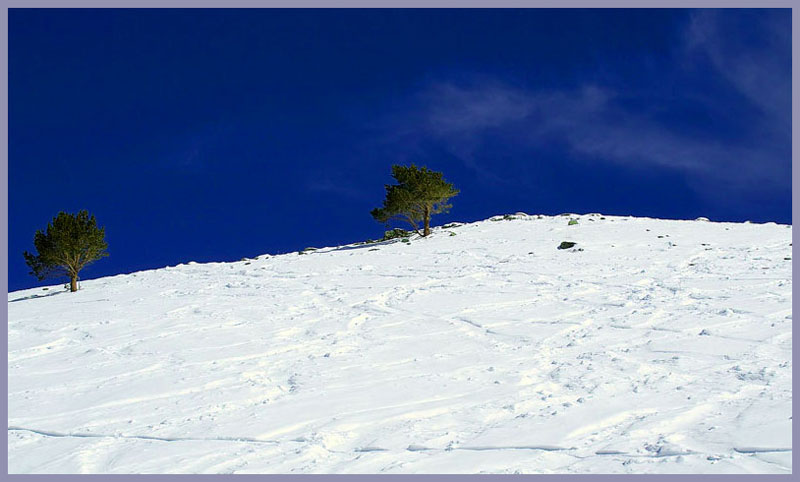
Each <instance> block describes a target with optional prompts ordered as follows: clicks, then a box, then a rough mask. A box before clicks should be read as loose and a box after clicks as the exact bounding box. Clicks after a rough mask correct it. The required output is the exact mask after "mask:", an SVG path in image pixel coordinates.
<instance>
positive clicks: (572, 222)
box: [567, 219, 578, 226]
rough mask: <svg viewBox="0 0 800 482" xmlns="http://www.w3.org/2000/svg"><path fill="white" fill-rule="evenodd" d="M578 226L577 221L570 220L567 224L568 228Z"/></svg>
mask: <svg viewBox="0 0 800 482" xmlns="http://www.w3.org/2000/svg"><path fill="white" fill-rule="evenodd" d="M576 224H578V220H577V219H570V220H569V222H568V223H567V226H574V225H576Z"/></svg>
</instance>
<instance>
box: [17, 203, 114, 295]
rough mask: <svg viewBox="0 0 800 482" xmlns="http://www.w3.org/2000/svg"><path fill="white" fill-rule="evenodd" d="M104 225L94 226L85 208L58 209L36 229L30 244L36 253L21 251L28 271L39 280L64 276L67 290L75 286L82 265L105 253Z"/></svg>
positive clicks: (74, 289) (95, 223)
mask: <svg viewBox="0 0 800 482" xmlns="http://www.w3.org/2000/svg"><path fill="white" fill-rule="evenodd" d="M104 238H105V228H98V227H97V221H96V220H95V218H94V216H89V212H88V211H86V210H83V211H80V212H79V213H78V214H69V213H65V212H59V213H58V216H56V217H55V218H53V222H52V223H48V224H47V230H46V231H44V232H43V231H42V230H37V231H36V235H35V236H34V238H33V245H34V246H35V247H36V251H37V252H38V254H36V255H34V254H31V253H29V252H27V251H25V252H24V253H23V256H24V257H25V262H26V263H27V264H28V266H29V267H30V268H31V273H30V274H32V275H34V276H36V277H37V278H38V279H39V280H40V281H41V280H44V279H46V278H57V277H62V276H66V277H69V279H70V291H73V292H75V291H77V290H78V273H80V271H81V269H83V268H84V267H86V265H88V264H90V263H92V262H93V261H96V260H98V259H100V258H103V257H105V256H108V253H107V252H106V249H107V248H108V244H107V243H106V242H105V239H104Z"/></svg>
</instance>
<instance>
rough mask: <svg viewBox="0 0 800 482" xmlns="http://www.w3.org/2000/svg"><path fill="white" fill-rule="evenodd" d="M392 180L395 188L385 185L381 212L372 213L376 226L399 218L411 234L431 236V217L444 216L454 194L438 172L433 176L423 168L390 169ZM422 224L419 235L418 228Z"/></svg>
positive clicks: (452, 189)
mask: <svg viewBox="0 0 800 482" xmlns="http://www.w3.org/2000/svg"><path fill="white" fill-rule="evenodd" d="M392 177H393V178H394V179H395V180H396V181H397V184H395V185H389V184H387V185H386V199H384V201H383V207H382V208H375V209H373V210H372V212H371V214H372V217H373V218H375V220H376V221H378V222H380V223H385V224H387V225H388V223H389V221H391V220H392V219H394V218H399V219H402V220H404V221H406V222H407V223H408V224H410V225H411V227H412V228H414V232H416V233H417V234H422V236H427V235H429V234H430V233H431V215H433V214H438V213H446V212H447V211H448V210H449V209H450V208H451V207H452V205H451V204H447V201H448V200H449V199H450V198H451V197H453V196H455V195H456V194H458V192H459V191H458V190H457V189H455V188H454V187H453V185H452V184H450V183H449V182H447V181H445V180H444V179H443V178H442V173H441V172H434V171H431V170H429V169H428V168H427V167H422V168H418V167H417V166H415V165H414V164H411V166H398V165H394V166H392ZM419 222H422V223H423V232H422V233H420V232H419V225H418V224H417V223H419Z"/></svg>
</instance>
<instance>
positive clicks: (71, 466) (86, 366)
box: [8, 215, 792, 473]
mask: <svg viewBox="0 0 800 482" xmlns="http://www.w3.org/2000/svg"><path fill="white" fill-rule="evenodd" d="M572 217H575V218H577V219H578V221H579V223H578V224H577V225H574V226H568V225H567V221H568V220H569V219H570V217H566V216H544V217H539V216H517V218H516V219H513V220H496V219H499V218H493V219H491V220H486V221H482V222H478V223H472V224H464V225H460V226H457V227H451V228H436V229H435V230H434V233H433V234H432V235H431V236H430V237H429V238H427V239H420V238H412V241H411V243H410V244H409V245H406V244H404V243H401V242H399V241H393V242H383V243H377V244H371V245H350V246H344V247H336V248H320V249H318V250H316V251H312V252H309V253H307V254H304V255H298V254H297V253H290V254H286V255H279V256H260V257H259V258H258V259H250V260H245V261H241V262H234V263H207V264H196V263H189V264H182V265H178V266H175V267H168V268H165V269H159V270H151V271H143V272H138V273H132V274H125V275H118V276H113V277H108V278H101V279H96V280H87V281H84V282H82V289H81V291H79V292H77V293H74V294H69V293H63V292H62V291H60V290H61V287H60V286H51V287H49V289H48V291H43V290H42V289H41V288H37V289H30V290H24V291H18V292H14V293H9V295H8V301H9V304H8V313H9V326H8V337H9V338H8V339H9V341H8V350H9V351H8V360H9V361H8V363H9V384H8V401H9V409H8V413H9V415H8V417H9V419H8V444H9V453H8V463H9V472H10V473H751V472H760V473H790V472H791V467H792V464H791V453H792V452H791V451H792V448H791V428H792V420H791V370H792V361H791V360H792V356H791V350H792V338H791V334H792V330H791V323H792V316H791V308H792V306H791V303H792V300H791V286H792V277H791V259H790V258H791V251H792V248H791V246H790V243H791V233H792V230H791V227H790V226H784V225H776V224H774V223H767V224H761V225H757V224H748V223H745V224H735V223H713V222H703V221H669V220H656V219H649V218H630V217H614V216H600V215H582V216H572ZM450 233H455V236H451V235H450ZM564 240H568V241H575V242H577V243H578V244H577V245H576V246H575V248H573V249H571V250H557V249H556V246H558V244H559V243H560V242H561V241H564ZM577 248H581V249H583V251H578V250H577ZM787 258H789V259H787ZM56 295H58V296H56Z"/></svg>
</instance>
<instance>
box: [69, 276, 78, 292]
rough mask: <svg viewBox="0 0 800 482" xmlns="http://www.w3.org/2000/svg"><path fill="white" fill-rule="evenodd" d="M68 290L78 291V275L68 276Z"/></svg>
mask: <svg viewBox="0 0 800 482" xmlns="http://www.w3.org/2000/svg"><path fill="white" fill-rule="evenodd" d="M69 290H70V291H72V292H73V293H74V292H76V291H78V277H77V276H75V275H72V276H70V277H69Z"/></svg>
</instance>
